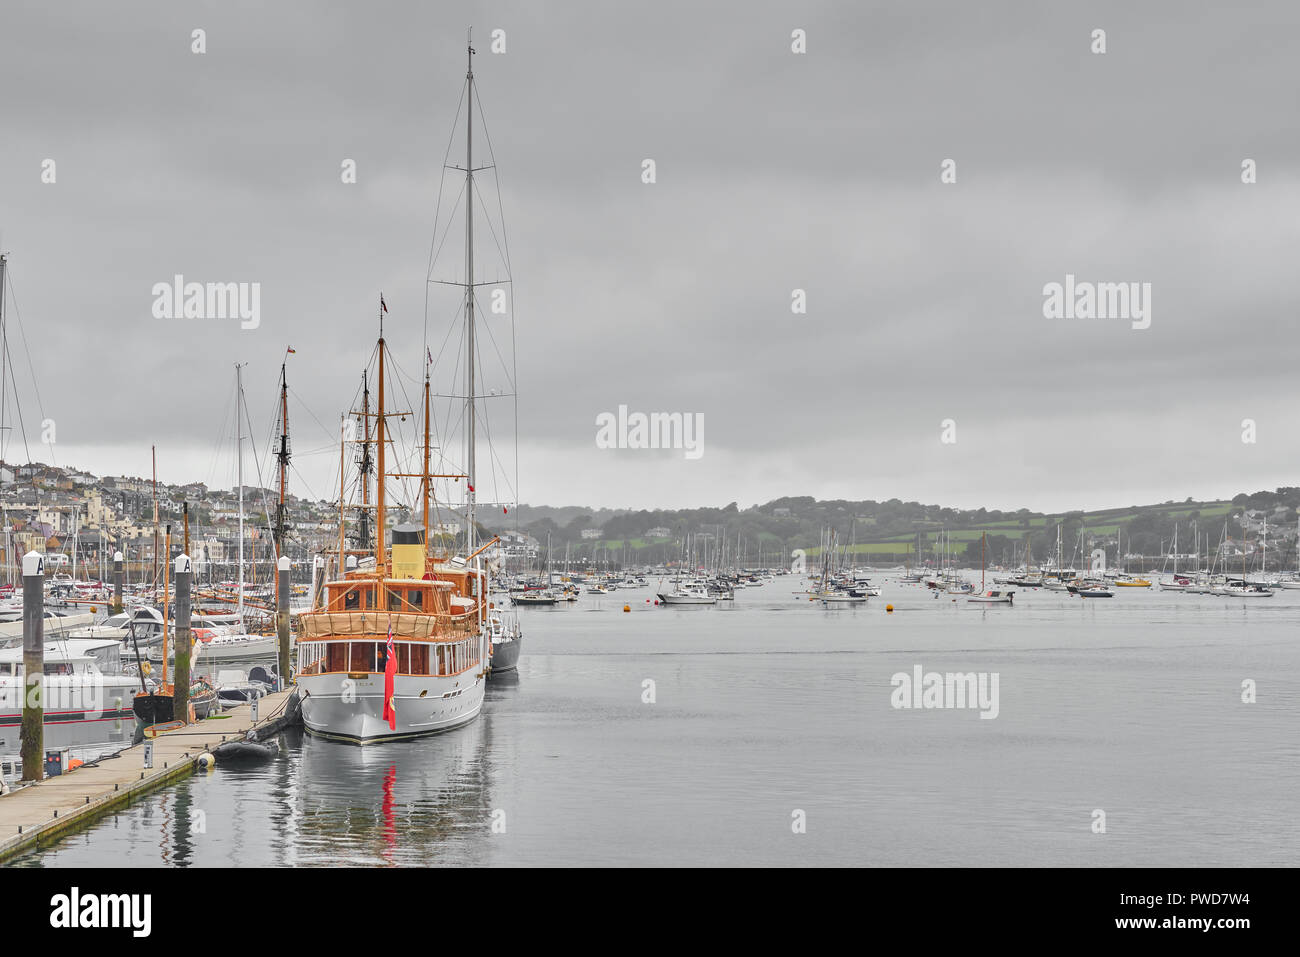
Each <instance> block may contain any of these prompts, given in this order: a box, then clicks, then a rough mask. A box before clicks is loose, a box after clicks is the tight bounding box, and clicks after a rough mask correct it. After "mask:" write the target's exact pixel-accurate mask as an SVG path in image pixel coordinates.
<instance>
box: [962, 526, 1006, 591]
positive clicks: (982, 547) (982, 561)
mask: <svg viewBox="0 0 1300 957" xmlns="http://www.w3.org/2000/svg"><path fill="white" fill-rule="evenodd" d="M988 537H989V533H988V532H983V533H982V534H981V535H980V593H979V594H978V595H971V596H970V597H969V598H967V599H966V600H967V601H970V602H976V603H977V604H982V605H1010V604H1011V602H1012V600H1013V599H1014V598H1015V595H1016V593H1015V592H1013V591H997V590H993V591H985V590H984V573H985V569H986V568H987V567H988V563H987V561H986V560H985V548H986V545H987V543H988Z"/></svg>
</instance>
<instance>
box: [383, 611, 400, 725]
mask: <svg viewBox="0 0 1300 957" xmlns="http://www.w3.org/2000/svg"><path fill="white" fill-rule="evenodd" d="M396 675H397V649H396V648H394V647H393V626H392V625H391V624H390V625H389V626H388V661H387V662H386V663H385V665H384V720H385V721H387V722H388V730H390V731H396V730H397V709H396V708H395V707H394V706H393V678H394V677H396Z"/></svg>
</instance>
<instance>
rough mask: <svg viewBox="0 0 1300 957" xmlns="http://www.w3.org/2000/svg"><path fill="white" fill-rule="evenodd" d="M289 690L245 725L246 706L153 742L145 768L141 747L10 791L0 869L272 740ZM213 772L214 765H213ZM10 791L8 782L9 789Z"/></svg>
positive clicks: (289, 709) (0, 809) (3, 803)
mask: <svg viewBox="0 0 1300 957" xmlns="http://www.w3.org/2000/svg"><path fill="white" fill-rule="evenodd" d="M296 693H297V689H296V688H290V689H289V690H287V691H280V692H276V693H275V694H271V695H267V696H266V697H264V698H262V699H261V700H260V701H259V702H258V717H259V719H260V720H258V722H257V723H256V724H254V723H253V720H252V714H251V710H252V709H251V706H250V705H247V704H243V705H240V706H239V707H237V708H232V709H230V710H229V711H226V712H225V713H224V715H223V716H222V717H220V718H210V719H208V720H207V721H200V722H198V723H197V724H191V725H186V726H185V727H182V728H178V729H176V730H175V731H170V732H166V733H164V734H160V735H159V736H158V737H157V738H155V739H154V741H153V745H154V749H153V768H152V769H146V768H145V766H144V744H137V745H135V746H133V747H130V748H127V749H126V750H124V751H122V752H120V753H119V755H118V756H117V757H115V758H107V759H105V760H104V761H103V762H102V763H100V764H98V765H96V766H95V767H81V768H77V769H76V770H75V771H71V772H64V773H63V774H60V775H57V776H55V777H51V778H46V779H45V780H44V781H41V782H40V783H39V784H32V785H28V786H26V787H23V788H18V789H16V790H14V791H13V792H12V793H10V794H7V795H5V796H4V797H0V863H3V862H4V861H6V860H8V859H9V858H11V857H13V856H15V855H17V854H21V853H24V852H26V851H30V850H32V849H34V848H38V847H44V846H47V845H49V844H50V843H52V842H53V841H55V840H56V839H57V838H59V837H61V836H63V835H64V834H66V833H68V832H69V831H73V830H76V829H78V828H81V827H85V826H86V825H87V824H89V823H91V822H92V821H94V820H96V819H98V818H99V817H100V816H101V815H103V814H106V813H108V812H110V811H114V810H117V809H119V808H122V807H125V806H127V805H128V804H130V803H131V802H132V801H134V800H135V799H136V798H138V797H140V796H141V795H143V794H147V793H148V792H150V791H153V790H156V789H158V788H160V787H163V786H164V785H167V784H170V783H172V782H173V781H177V780H179V779H180V778H183V777H185V776H187V775H189V774H191V773H193V771H194V769H195V768H196V767H197V765H198V760H199V755H201V754H203V753H204V752H205V751H208V752H210V751H212V750H213V749H215V748H217V747H218V746H219V745H221V744H222V743H223V742H226V741H242V740H246V739H248V738H249V737H250V732H251V733H253V736H255V737H257V738H263V737H265V736H267V735H271V734H274V733H275V732H277V731H279V730H281V729H282V728H284V727H287V726H288V725H290V724H292V723H293V722H295V721H297V719H298V715H297V709H296V707H294V705H296V701H291V700H290V699H291V698H292V697H293V696H294V695H295V694H296ZM217 766H218V768H220V762H218V765H217ZM8 784H9V786H10V787H11V788H13V787H15V785H16V784H17V782H16V781H9V782H8Z"/></svg>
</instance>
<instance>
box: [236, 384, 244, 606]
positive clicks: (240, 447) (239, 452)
mask: <svg viewBox="0 0 1300 957" xmlns="http://www.w3.org/2000/svg"><path fill="white" fill-rule="evenodd" d="M243 402H244V367H243V366H241V365H239V364H238V363H236V364H235V475H236V480H237V481H238V482H239V576H238V585H239V595H238V599H237V600H238V605H237V606H236V607H237V611H236V614H237V615H238V617H239V625H240V627H241V628H242V627H243V624H244V420H243V419H242V418H240V411H241V409H240V406H241V405H242V404H243Z"/></svg>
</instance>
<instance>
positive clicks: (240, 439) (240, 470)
mask: <svg viewBox="0 0 1300 957" xmlns="http://www.w3.org/2000/svg"><path fill="white" fill-rule="evenodd" d="M243 404H244V367H243V366H242V365H241V364H239V363H238V362H237V363H235V475H236V481H237V482H238V483H239V576H238V582H239V585H238V587H239V595H238V598H237V600H238V602H239V604H238V610H237V611H236V615H237V616H238V619H239V626H240V627H241V628H242V627H243V626H244V420H243V419H241V418H240V413H241V412H242V411H243V410H242V406H243ZM154 521H155V523H156V522H157V518H156V517H155V519H154Z"/></svg>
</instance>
